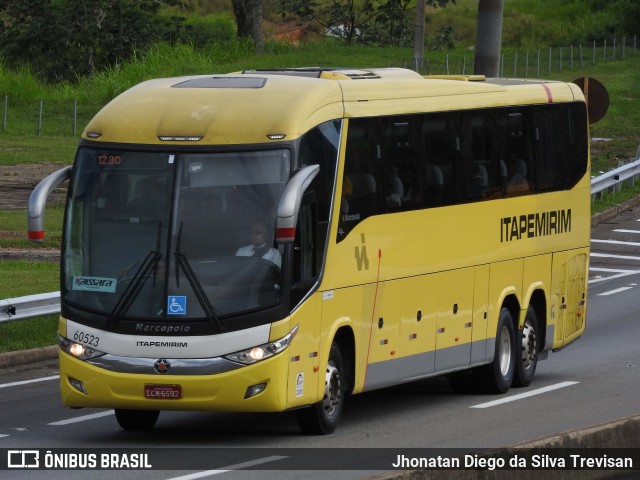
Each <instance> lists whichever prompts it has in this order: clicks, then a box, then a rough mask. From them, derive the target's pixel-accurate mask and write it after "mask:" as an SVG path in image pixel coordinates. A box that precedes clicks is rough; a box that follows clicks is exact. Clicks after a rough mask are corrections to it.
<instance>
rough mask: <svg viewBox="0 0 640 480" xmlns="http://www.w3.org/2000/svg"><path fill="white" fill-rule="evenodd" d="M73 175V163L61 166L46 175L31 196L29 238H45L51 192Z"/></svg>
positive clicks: (38, 239)
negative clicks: (46, 217) (45, 219)
mask: <svg viewBox="0 0 640 480" xmlns="http://www.w3.org/2000/svg"><path fill="white" fill-rule="evenodd" d="M70 176H71V165H69V166H67V167H64V168H61V169H60V170H57V171H55V172H53V173H52V174H51V175H49V176H47V177H45V178H44V179H43V180H42V181H41V182H40V183H38V185H36V188H34V189H33V192H31V196H30V197H29V207H28V209H27V226H28V233H27V234H28V236H29V240H31V241H32V242H37V243H42V241H43V240H44V209H45V206H46V203H47V198H49V195H50V194H51V192H52V191H53V190H54V189H55V188H57V187H58V186H59V185H60V184H62V182H64V181H65V180H67V179H68V178H69V177H70Z"/></svg>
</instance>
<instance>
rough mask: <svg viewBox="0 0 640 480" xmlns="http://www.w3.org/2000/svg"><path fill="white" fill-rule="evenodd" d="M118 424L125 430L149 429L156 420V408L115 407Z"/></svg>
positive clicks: (157, 413) (157, 414) (157, 412)
mask: <svg viewBox="0 0 640 480" xmlns="http://www.w3.org/2000/svg"><path fill="white" fill-rule="evenodd" d="M115 412H116V419H117V420H118V424H119V425H120V426H121V427H122V428H123V429H125V430H151V429H152V428H153V426H154V425H155V424H156V421H157V420H158V416H159V415H160V412H159V411H158V410H125V409H120V408H116V409H115Z"/></svg>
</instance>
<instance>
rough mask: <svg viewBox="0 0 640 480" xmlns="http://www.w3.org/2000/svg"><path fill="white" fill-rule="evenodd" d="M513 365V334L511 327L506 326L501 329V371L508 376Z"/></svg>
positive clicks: (504, 375)
mask: <svg viewBox="0 0 640 480" xmlns="http://www.w3.org/2000/svg"><path fill="white" fill-rule="evenodd" d="M510 366H511V336H510V335H509V329H508V328H507V327H506V326H504V327H502V330H501V331H500V373H501V374H502V376H503V377H506V376H507V374H508V373H509V367H510Z"/></svg>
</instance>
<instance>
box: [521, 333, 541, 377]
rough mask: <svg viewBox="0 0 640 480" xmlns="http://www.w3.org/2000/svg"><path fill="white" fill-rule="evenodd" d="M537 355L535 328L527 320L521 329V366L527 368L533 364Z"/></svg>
mask: <svg viewBox="0 0 640 480" xmlns="http://www.w3.org/2000/svg"><path fill="white" fill-rule="evenodd" d="M537 355H538V342H537V337H536V330H535V329H534V328H533V325H531V323H529V322H525V324H524V328H523V329H522V366H523V367H524V368H525V369H527V368H531V366H532V365H534V364H535V361H536V356H537Z"/></svg>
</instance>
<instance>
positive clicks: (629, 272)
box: [589, 268, 640, 283]
mask: <svg viewBox="0 0 640 480" xmlns="http://www.w3.org/2000/svg"><path fill="white" fill-rule="evenodd" d="M589 271H590V272H621V273H618V274H617V275H609V276H608V277H597V278H592V279H591V280H589V283H597V282H604V281H607V280H614V279H616V278H622V277H627V276H629V275H635V274H637V273H640V270H614V269H611V268H589Z"/></svg>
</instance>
